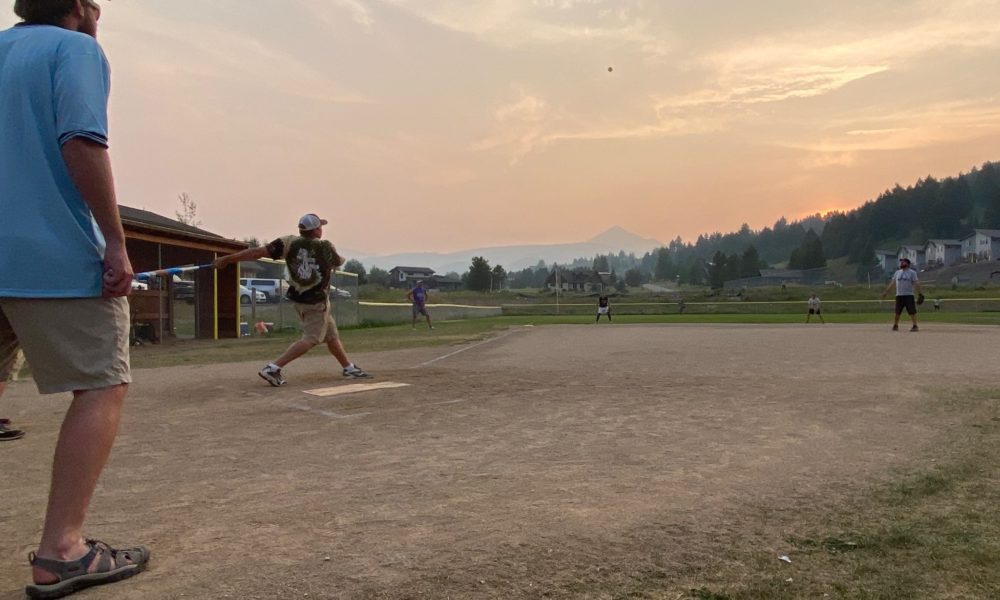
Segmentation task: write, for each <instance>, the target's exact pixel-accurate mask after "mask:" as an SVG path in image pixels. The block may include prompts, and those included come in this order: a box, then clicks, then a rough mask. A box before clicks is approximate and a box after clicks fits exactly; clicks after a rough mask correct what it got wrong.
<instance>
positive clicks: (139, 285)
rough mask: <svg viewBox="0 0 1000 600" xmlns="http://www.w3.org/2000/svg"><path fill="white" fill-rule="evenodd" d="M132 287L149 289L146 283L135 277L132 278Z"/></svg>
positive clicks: (134, 288)
mask: <svg viewBox="0 0 1000 600" xmlns="http://www.w3.org/2000/svg"><path fill="white" fill-rule="evenodd" d="M132 289H133V290H148V289H149V284H148V283H143V282H141V281H138V280H136V279H133V280H132Z"/></svg>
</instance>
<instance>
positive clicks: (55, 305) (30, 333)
mask: <svg viewBox="0 0 1000 600" xmlns="http://www.w3.org/2000/svg"><path fill="white" fill-rule="evenodd" d="M128 337H129V308H128V299H126V298H0V381H10V380H11V379H12V378H13V377H14V376H15V375H16V367H17V366H18V365H17V362H18V353H19V351H24V356H25V358H26V359H27V360H28V364H29V365H31V373H32V375H33V376H34V378H35V385H37V386H38V391H39V392H40V393H42V394H56V393H59V392H71V391H75V390H96V389H100V388H105V387H108V386H112V385H118V384H121V383H129V382H131V381H132V375H131V372H130V371H129V356H128V350H129V347H128Z"/></svg>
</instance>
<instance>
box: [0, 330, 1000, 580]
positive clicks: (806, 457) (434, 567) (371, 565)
mask: <svg viewBox="0 0 1000 600" xmlns="http://www.w3.org/2000/svg"><path fill="white" fill-rule="evenodd" d="M996 336H997V330H996V329H995V328H976V327H964V326H935V327H933V328H931V329H928V330H926V331H922V332H920V333H919V334H909V333H896V334H891V333H890V332H888V331H887V328H884V327H880V326H862V325H858V326H853V325H846V326H841V325H826V326H821V325H813V326H809V327H806V326H787V325H786V326H751V325H738V326H726V325H692V326H681V325H669V326H659V325H636V326H623V325H608V324H606V323H602V324H601V325H599V326H589V327H588V326H556V327H544V328H524V329H520V330H516V331H513V332H512V333H511V334H510V335H507V336H506V337H503V338H502V339H497V340H494V341H491V342H489V343H486V344H482V345H480V346H478V347H476V348H472V349H470V350H468V351H464V352H459V353H457V354H454V355H453V356H450V357H448V358H444V359H443V360H437V361H435V362H433V363H431V364H430V365H428V366H425V367H422V368H413V367H415V366H416V365H419V364H421V363H425V362H427V361H430V360H432V359H434V358H437V357H441V356H444V355H446V354H449V353H451V352H454V351H455V350H456V349H455V348H451V349H448V348H434V349H428V350H423V351H415V350H410V351H406V352H399V353H381V354H373V355H368V356H362V357H359V358H358V361H359V363H361V364H363V365H364V366H365V367H366V368H368V369H370V370H372V371H374V372H376V374H377V375H378V379H377V381H397V382H404V383H409V384H411V385H410V387H405V388H397V389H388V390H379V391H372V392H365V393H361V394H353V395H347V396H335V397H328V398H321V397H315V396H310V395H308V394H305V393H303V390H310V389H315V388H324V387H330V386H334V385H340V384H341V383H343V382H342V381H341V378H340V376H339V374H337V373H334V372H333V371H332V370H331V371H330V373H332V374H330V375H326V374H324V373H323V371H324V370H325V369H328V367H329V366H330V364H331V362H330V361H329V360H327V359H326V358H322V357H315V358H314V357H309V358H306V359H303V360H301V361H299V362H297V363H295V364H294V365H292V367H291V368H289V369H287V370H286V376H287V377H288V378H289V381H290V383H289V385H288V386H285V387H284V388H280V389H274V388H270V387H267V386H266V385H265V384H264V383H263V382H262V381H260V380H259V379H258V378H257V377H256V375H255V371H256V369H257V368H259V365H257V364H255V363H253V364H251V363H246V364H235V365H234V364H228V365H217V366H205V367H194V368H191V367H178V368H167V369H151V370H142V371H138V372H137V373H136V382H135V383H134V384H133V386H132V390H131V393H130V399H129V407H128V410H127V414H126V417H125V421H124V423H123V426H122V431H121V434H120V437H119V441H118V444H117V446H116V449H115V453H114V455H113V457H112V460H111V463H110V464H109V466H108V469H107V470H106V472H105V475H104V477H103V479H102V483H101V486H100V488H99V490H98V493H97V495H96V499H95V502H94V505H93V507H92V512H91V517H90V521H89V523H88V531H89V532H91V535H95V536H98V537H105V538H107V539H109V540H110V541H124V542H132V541H141V542H146V543H149V544H150V545H151V546H152V547H153V553H154V557H153V561H154V562H153V566H152V568H151V570H150V571H149V572H148V573H145V574H143V575H142V576H140V577H139V578H136V579H134V580H132V581H131V582H129V583H124V584H119V585H116V586H110V587H108V588H105V589H102V590H100V591H94V592H90V593H87V594H81V595H80V597H100V598H137V597H145V598H181V597H184V598H223V597H231V598H303V597H309V598H351V599H355V598H358V599H360V598H387V599H390V598H391V599H395V598H421V597H423V598H521V597H524V598H536V597H557V598H559V597H565V598H588V597H593V598H600V597H608V596H606V595H604V594H605V592H603V591H602V590H607V589H614V588H616V586H627V585H628V582H629V581H630V579H632V578H635V577H637V576H643V577H647V576H650V574H652V576H656V577H660V578H662V580H663V590H664V594H665V595H664V597H676V593H677V591H683V588H680V589H676V588H674V587H672V586H676V585H679V584H678V583H677V582H678V581H681V580H682V579H683V576H685V574H689V573H690V571H691V569H692V568H695V567H698V568H700V567H704V566H706V565H712V564H715V563H719V562H720V561H724V560H726V558H725V555H726V552H725V548H726V547H727V540H738V539H740V538H741V537H743V536H746V535H748V534H750V533H753V534H754V535H758V536H759V535H760V534H761V532H762V531H764V532H768V531H770V530H771V528H773V529H774V530H773V543H774V544H775V550H776V551H777V550H779V549H780V544H781V540H782V535H781V526H782V524H783V523H787V522H791V521H793V520H794V519H795V518H797V517H796V515H798V514H802V513H809V514H816V512H817V511H822V510H824V508H825V507H833V506H837V505H838V503H840V502H841V501H842V500H843V499H845V498H847V497H849V496H851V495H852V494H855V493H857V492H858V491H859V490H862V489H864V488H865V487H866V486H868V485H870V484H872V483H874V482H877V481H880V480H884V479H886V478H888V477H890V476H891V474H892V472H893V470H894V469H896V468H898V467H901V466H905V465H908V464H912V463H913V462H914V461H921V460H928V459H929V457H933V456H938V457H940V453H942V452H947V450H944V449H943V448H946V447H947V445H946V444H944V443H943V442H944V440H948V439H949V437H950V436H951V435H952V432H953V431H954V430H955V429H956V428H960V427H961V425H962V418H961V417H960V416H958V415H954V416H952V417H951V418H949V419H945V420H942V419H941V413H940V411H933V410H929V406H930V405H931V402H932V396H933V392H934V390H938V389H942V388H956V389H960V388H962V387H964V386H970V385H990V384H995V368H994V365H993V358H992V357H991V355H992V353H991V352H990V353H988V352H985V351H984V349H985V348H987V347H992V346H993V345H995V340H996ZM988 354H989V356H988ZM351 383H353V382H351ZM2 402H3V412H4V413H5V414H6V415H10V416H11V417H12V418H14V419H15V420H16V421H17V423H18V425H19V426H23V427H24V428H25V429H27V430H28V435H27V437H25V438H24V439H23V440H21V441H19V442H13V443H8V444H4V445H3V447H0V456H2V460H3V465H4V479H5V481H4V491H3V496H2V498H3V499H2V503H0V524H2V526H3V529H4V531H5V532H8V533H9V534H10V535H9V539H10V540H12V543H11V544H9V545H8V546H6V547H5V548H4V550H2V551H0V598H7V597H10V598H16V597H20V595H19V594H20V589H21V588H22V586H23V585H24V583H25V582H26V580H27V577H28V569H27V566H26V562H25V560H24V556H25V555H26V554H27V552H28V551H29V550H31V549H32V548H33V545H34V544H35V542H36V540H37V536H38V532H39V529H40V527H41V517H42V510H43V506H44V499H45V493H46V487H47V477H48V469H49V461H50V460H51V458H50V457H51V453H52V448H53V445H54V441H55V436H56V433H57V428H58V425H59V422H60V421H61V418H62V412H63V411H64V409H65V405H66V401H65V398H64V397H43V396H38V395H37V394H36V392H35V390H34V387H33V385H31V384H30V383H23V382H21V383H16V384H14V385H13V386H11V388H10V389H9V391H8V394H7V395H6V396H5V397H4V399H3V400H2ZM761 509H766V512H768V514H771V515H773V520H770V521H769V522H767V523H764V522H761V521H759V520H754V519H758V517H757V516H756V515H759V514H761ZM765 535H768V534H767V533H765ZM327 557H329V560H327ZM668 593H670V594H673V595H670V596H668V595H666V594H668Z"/></svg>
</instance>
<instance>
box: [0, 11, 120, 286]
mask: <svg viewBox="0 0 1000 600" xmlns="http://www.w3.org/2000/svg"><path fill="white" fill-rule="evenodd" d="M110 90H111V73H110V68H109V66H108V61H107V58H106V57H105V56H104V51H103V50H101V47H100V45H98V43H97V40H95V39H94V38H92V37H90V36H88V35H86V34H83V33H78V32H75V31H69V30H66V29H62V28H60V27H54V26H51V25H16V26H14V27H12V28H10V29H7V30H4V31H0V296H5V297H14V298H84V297H94V296H100V295H101V274H102V269H103V267H102V260H103V257H104V248H105V243H104V237H103V236H102V235H101V233H100V231H99V229H98V228H97V224H96V223H95V222H94V217H93V215H92V214H91V212H90V209H89V208H88V207H87V205H86V204H85V203H84V201H83V198H82V197H81V196H80V192H79V190H77V188H76V185H75V184H74V183H73V180H72V179H71V178H70V175H69V171H68V170H67V168H66V163H65V162H64V161H63V158H62V154H61V148H62V145H63V144H65V143H66V142H67V141H68V140H70V139H72V138H74V137H78V136H79V137H85V138H87V139H90V140H92V141H94V142H97V143H99V144H102V145H104V146H107V143H108V94H109V92H110Z"/></svg>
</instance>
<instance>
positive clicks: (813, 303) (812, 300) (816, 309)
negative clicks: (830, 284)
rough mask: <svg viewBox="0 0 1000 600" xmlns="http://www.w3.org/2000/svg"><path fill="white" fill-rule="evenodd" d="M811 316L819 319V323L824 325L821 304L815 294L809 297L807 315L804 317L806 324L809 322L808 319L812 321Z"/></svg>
mask: <svg viewBox="0 0 1000 600" xmlns="http://www.w3.org/2000/svg"><path fill="white" fill-rule="evenodd" d="M813 315H816V316H817V317H819V322H820V323H823V324H824V325H825V324H826V321H824V320H823V303H822V302H820V299H819V297H818V296H816V294H815V293H813V295H812V296H809V314H807V315H806V323H808V322H809V319H812V316H813Z"/></svg>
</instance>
